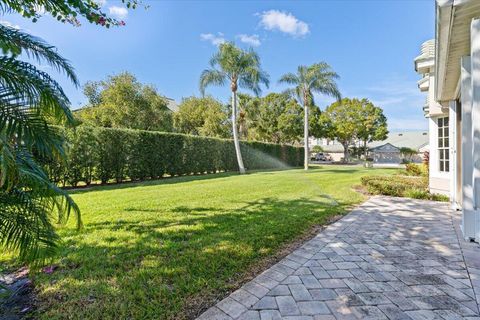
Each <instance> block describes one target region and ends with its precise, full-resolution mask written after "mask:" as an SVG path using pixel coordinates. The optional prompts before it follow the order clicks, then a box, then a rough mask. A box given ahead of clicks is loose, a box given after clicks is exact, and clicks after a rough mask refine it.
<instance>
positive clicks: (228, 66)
mask: <svg viewBox="0 0 480 320" xmlns="http://www.w3.org/2000/svg"><path fill="white" fill-rule="evenodd" d="M210 66H211V69H206V70H204V71H203V72H202V74H201V75H200V91H201V92H202V94H204V93H205V89H206V87H207V86H209V85H217V86H223V85H225V84H226V83H227V81H228V82H229V84H230V90H231V92H232V133H233V141H234V145H235V152H236V155H237V162H238V168H239V171H240V174H243V173H245V167H244V165H243V159H242V153H241V150H240V142H239V139H238V132H237V90H238V87H241V88H244V89H248V90H251V91H253V92H254V93H255V94H256V95H259V94H260V93H261V88H260V84H264V85H265V86H267V87H268V84H269V80H268V75H267V73H266V72H265V71H263V70H262V68H261V65H260V57H259V56H258V54H257V53H256V52H255V51H253V49H249V50H248V51H245V50H242V49H240V48H238V47H236V46H235V45H234V44H233V43H229V42H228V43H223V44H221V45H220V46H219V48H218V52H217V53H215V54H214V55H213V57H212V58H211V59H210Z"/></svg>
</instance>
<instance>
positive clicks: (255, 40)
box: [237, 34, 262, 47]
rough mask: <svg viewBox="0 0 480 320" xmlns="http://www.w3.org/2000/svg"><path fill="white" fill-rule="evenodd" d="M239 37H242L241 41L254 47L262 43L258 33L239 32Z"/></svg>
mask: <svg viewBox="0 0 480 320" xmlns="http://www.w3.org/2000/svg"><path fill="white" fill-rule="evenodd" d="M237 38H238V39H240V41H241V42H243V43H246V44H249V45H251V46H254V47H258V46H259V45H260V44H262V43H261V41H260V37H259V36H258V35H257V34H252V35H248V34H239V35H238V36H237Z"/></svg>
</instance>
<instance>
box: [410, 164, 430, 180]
mask: <svg viewBox="0 0 480 320" xmlns="http://www.w3.org/2000/svg"><path fill="white" fill-rule="evenodd" d="M405 170H406V171H407V175H409V176H417V177H418V176H426V175H427V170H426V168H425V166H424V165H420V164H415V163H408V164H407V165H406V166H405Z"/></svg>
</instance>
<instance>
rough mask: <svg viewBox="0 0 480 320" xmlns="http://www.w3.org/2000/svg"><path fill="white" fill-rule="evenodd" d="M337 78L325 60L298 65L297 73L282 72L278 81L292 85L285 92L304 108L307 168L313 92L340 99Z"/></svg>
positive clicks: (305, 164)
mask: <svg viewBox="0 0 480 320" xmlns="http://www.w3.org/2000/svg"><path fill="white" fill-rule="evenodd" d="M338 78H339V76H338V74H337V73H335V72H334V71H333V70H332V68H331V67H330V66H329V65H328V64H327V63H325V62H320V63H314V64H312V65H311V66H299V67H298V68H297V73H287V74H284V75H283V76H282V77H281V78H280V80H279V83H286V84H289V85H293V86H294V88H291V89H288V90H287V92H288V93H289V94H290V95H292V96H295V97H296V98H297V99H298V101H299V102H300V103H301V104H302V106H303V110H304V130H303V139H304V147H305V158H304V167H305V170H308V163H309V160H310V158H309V146H308V109H309V107H312V106H314V99H313V93H314V92H317V93H321V94H324V95H328V96H333V97H335V98H336V99H338V100H340V99H341V95H340V91H339V90H338V87H337V83H336V81H335V80H337V79H338Z"/></svg>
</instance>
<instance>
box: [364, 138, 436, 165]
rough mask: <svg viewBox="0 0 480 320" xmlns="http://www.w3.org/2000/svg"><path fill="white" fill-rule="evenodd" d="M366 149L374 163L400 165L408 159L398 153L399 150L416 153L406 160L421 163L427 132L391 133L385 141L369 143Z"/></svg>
mask: <svg viewBox="0 0 480 320" xmlns="http://www.w3.org/2000/svg"><path fill="white" fill-rule="evenodd" d="M368 148H369V152H370V157H371V158H373V162H375V163H386V164H390V163H391V164H394V163H401V162H402V161H403V160H404V159H406V158H408V157H405V155H403V154H402V153H401V152H400V150H401V148H408V149H412V150H416V151H417V154H416V155H414V156H412V157H411V158H409V159H406V160H409V161H413V162H422V159H423V153H424V152H425V151H427V150H428V132H426V131H407V132H391V133H390V134H389V135H388V137H387V139H386V140H383V141H374V142H372V143H369V144H368Z"/></svg>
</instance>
